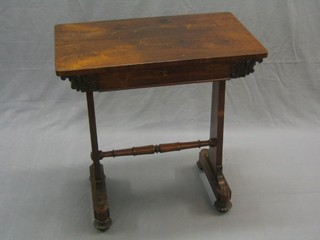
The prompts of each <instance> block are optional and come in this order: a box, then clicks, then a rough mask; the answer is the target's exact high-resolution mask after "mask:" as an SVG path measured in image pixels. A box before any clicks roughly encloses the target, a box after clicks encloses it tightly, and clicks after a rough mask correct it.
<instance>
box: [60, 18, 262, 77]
mask: <svg viewBox="0 0 320 240" xmlns="http://www.w3.org/2000/svg"><path fill="white" fill-rule="evenodd" d="M55 50H56V52H55V54H56V55H55V65H56V73H57V75H58V76H61V77H63V76H65V77H67V76H72V75H83V74H93V73H102V72H108V71H109V72H111V73H114V72H115V71H116V70H117V69H121V70H131V71H133V70H138V69H140V70H141V69H145V68H146V65H148V68H156V69H157V68H159V67H165V66H168V67H169V66H175V67H177V66H181V65H183V66H185V65H186V64H187V65H189V66H192V65H193V64H196V65H198V64H209V63H211V64H212V63H214V62H215V60H219V61H222V60H235V59H246V58H248V57H249V58H256V59H262V58H264V57H266V56H267V50H266V49H265V48H264V47H263V46H262V45H261V44H260V43H259V41H258V40H256V38H255V37H253V36H252V34H251V33H250V32H249V31H248V30H247V29H246V28H245V27H244V26H243V25H242V24H241V23H240V22H239V21H238V20H237V19H236V18H235V17H234V16H233V15H232V14H231V13H207V14H195V15H182V16H167V17H153V18H140V19H129V20H113V21H101V22H88V23H73V24H72V23H71V24H62V25H57V26H55ZM164 74H165V73H164Z"/></svg>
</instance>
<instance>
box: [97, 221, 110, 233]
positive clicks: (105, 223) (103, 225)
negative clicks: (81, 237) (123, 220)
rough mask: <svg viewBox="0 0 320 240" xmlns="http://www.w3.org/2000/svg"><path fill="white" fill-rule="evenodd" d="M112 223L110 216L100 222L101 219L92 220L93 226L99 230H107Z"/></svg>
mask: <svg viewBox="0 0 320 240" xmlns="http://www.w3.org/2000/svg"><path fill="white" fill-rule="evenodd" d="M111 224H112V219H111V218H108V219H107V220H105V221H103V222H101V221H98V220H97V219H95V220H94V222H93V226H94V227H95V228H96V229H97V230H99V231H101V232H104V231H106V230H108V229H109V228H110V226H111Z"/></svg>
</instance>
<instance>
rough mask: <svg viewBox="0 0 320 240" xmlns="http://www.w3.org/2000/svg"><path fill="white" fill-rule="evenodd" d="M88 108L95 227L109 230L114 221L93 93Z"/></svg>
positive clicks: (88, 101) (89, 94) (89, 93)
mask: <svg viewBox="0 0 320 240" xmlns="http://www.w3.org/2000/svg"><path fill="white" fill-rule="evenodd" d="M87 107H88V116H89V126H90V137H91V148H92V152H91V158H92V161H93V164H92V165H91V166H90V181H91V191H92V202H93V211H94V218H95V220H94V223H93V224H94V226H95V227H96V228H97V229H98V230H100V231H105V230H107V229H108V228H109V227H110V225H111V223H112V220H111V218H110V212H109V204H108V196H107V189H106V184H105V175H104V171H103V165H102V164H101V163H100V159H101V157H100V151H99V148H98V138H97V127H96V117H95V111H94V100H93V92H92V91H89V92H87Z"/></svg>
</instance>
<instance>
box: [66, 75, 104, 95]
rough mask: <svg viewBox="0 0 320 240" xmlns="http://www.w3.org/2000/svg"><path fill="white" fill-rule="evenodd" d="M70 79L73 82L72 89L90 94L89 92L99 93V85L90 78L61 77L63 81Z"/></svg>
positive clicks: (77, 76)
mask: <svg viewBox="0 0 320 240" xmlns="http://www.w3.org/2000/svg"><path fill="white" fill-rule="evenodd" d="M67 78H68V79H69V81H70V82H71V88H72V89H75V90H77V91H80V92H88V91H97V90H98V84H97V82H96V81H93V80H92V79H90V78H89V77H88V76H79V75H76V76H67V77H61V79H62V80H66V79H67Z"/></svg>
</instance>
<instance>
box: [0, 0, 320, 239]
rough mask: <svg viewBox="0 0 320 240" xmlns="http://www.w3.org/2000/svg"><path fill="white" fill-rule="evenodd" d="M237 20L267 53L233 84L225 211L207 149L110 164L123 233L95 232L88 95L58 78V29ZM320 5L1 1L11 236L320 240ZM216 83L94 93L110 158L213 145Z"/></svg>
mask: <svg viewBox="0 0 320 240" xmlns="http://www.w3.org/2000/svg"><path fill="white" fill-rule="evenodd" d="M219 11H230V12H232V13H233V14H234V15H235V16H236V17H238V19H239V20H240V21H241V22H242V23H243V24H244V25H246V26H247V28H248V29H249V30H250V31H251V32H252V33H253V34H254V35H255V36H256V37H257V38H258V39H259V40H260V41H261V42H262V43H263V44H264V45H265V47H266V48H267V49H268V50H269V57H268V58H267V59H266V60H265V61H264V62H263V63H262V64H261V65H258V66H256V68H255V69H256V71H255V73H254V74H252V75H250V76H248V77H246V78H245V79H235V80H231V81H229V82H228V83H227V98H226V122H225V147H224V148H225V150H224V172H225V175H226V177H227V180H228V182H229V184H230V186H231V189H232V190H233V196H232V201H233V204H234V207H233V209H232V210H231V211H230V212H229V213H228V214H226V215H219V214H218V213H217V212H216V211H215V210H214V208H213V206H212V203H211V202H210V201H209V199H212V193H211V192H210V190H208V191H206V189H208V183H207V182H206V180H205V177H204V176H203V174H202V173H200V172H199V171H198V170H197V168H196V167H195V162H196V160H197V157H198V151H197V150H188V151H185V152H180V153H168V154H164V155H153V156H152V155H150V156H142V157H123V158H117V159H108V160H104V161H103V163H104V168H105V172H106V174H107V187H108V192H109V198H110V205H111V214H112V218H113V220H114V223H113V225H112V227H111V229H110V230H109V231H108V232H106V233H104V234H101V233H99V232H97V231H96V230H95V229H93V227H92V225H91V222H92V216H91V214H92V213H91V212H92V210H91V202H90V197H91V196H90V188H89V181H88V175H89V171H88V166H89V164H90V158H89V152H90V142H89V132H88V123H87V115H86V114H87V113H86V105H85V95H84V94H82V93H77V92H75V91H74V90H71V88H70V84H69V83H68V82H62V81H61V80H59V78H57V77H56V76H55V72H54V48H53V44H54V42H53V27H54V25H55V24H59V23H68V22H80V21H81V22H82V21H96V20H109V19H120V18H135V17H149V16H159V15H177V14H189V13H203V12H219ZM319 39H320V1H319V0H305V1H300V0H290V1H289V0H269V1H257V0H242V1H236V0H233V1H231V0H228V1H218V0H198V1H191V0H180V1H169V0H149V1H147V0H140V1H139V0H130V1H129V0H128V1H124V0H117V1H102V0H100V1H85V0H82V1H80V0H79V1H73V0H72V1H71V0H70V1H62V0H55V1H49V0H45V1H44V0H41V1H40V0H29V1H26V0H20V1H18V0H16V1H15V0H1V2H0V56H1V59H0V84H1V85H0V114H1V115H0V136H1V139H0V161H1V162H0V163H1V165H0V239H89V238H90V239H125V238H129V239H271V238H274V239H318V236H319V235H320V230H319V225H320V219H319V218H320V217H319V216H320V208H319V202H320V186H319V182H320V176H319V171H318V169H319V167H320V164H319V155H320V150H319V146H320V145H319V143H320V134H319V128H320V108H319V103H320V94H319V92H320V80H319V78H320V47H319ZM210 94H211V85H210V84H209V83H205V84H198V85H185V86H175V87H170V88H169V87H161V88H152V89H139V90H128V91H119V92H110V93H100V94H96V95H95V100H96V108H97V122H98V132H99V143H100V148H101V149H102V150H108V149H113V148H119V147H120V148H123V147H129V146H134V145H143V144H150V143H152V144H158V143H162V142H172V141H178V140H180V141H187V140H196V139H206V138H207V137H208V128H209V112H210V97H211V96H210Z"/></svg>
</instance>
